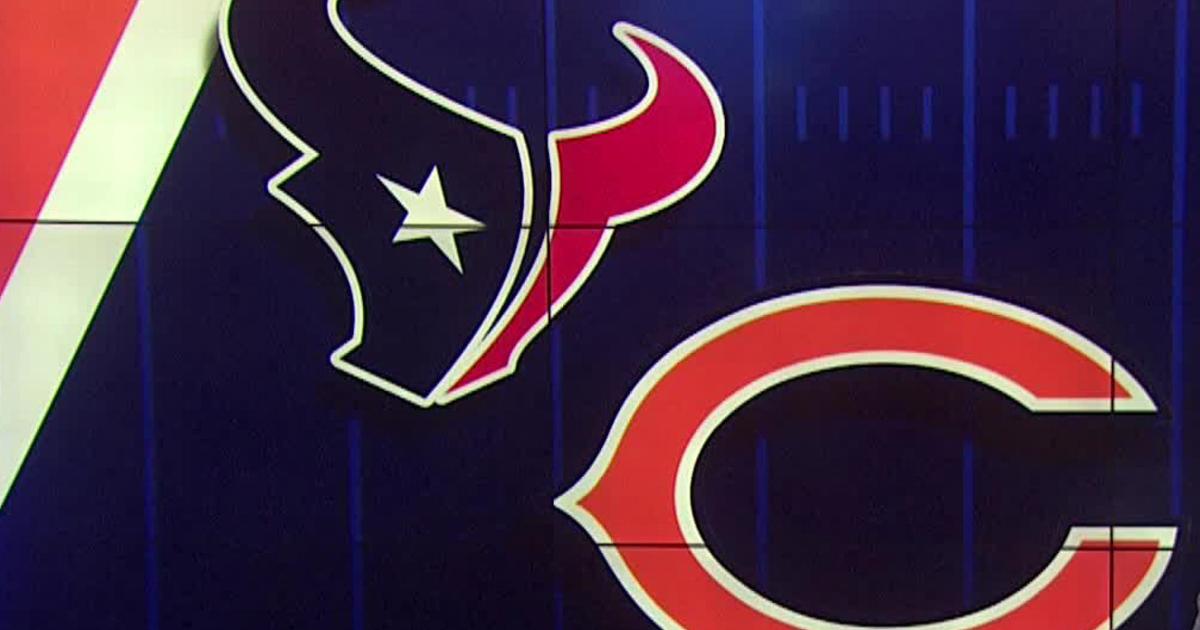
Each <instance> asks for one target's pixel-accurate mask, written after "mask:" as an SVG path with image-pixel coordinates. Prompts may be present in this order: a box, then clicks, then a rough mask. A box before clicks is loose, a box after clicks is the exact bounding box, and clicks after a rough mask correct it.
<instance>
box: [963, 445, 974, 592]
mask: <svg viewBox="0 0 1200 630" xmlns="http://www.w3.org/2000/svg"><path fill="white" fill-rule="evenodd" d="M962 504H963V515H962V518H963V526H962V527H963V531H962V533H963V540H962V554H963V574H962V597H963V599H962V602H963V606H964V607H966V608H970V607H972V606H973V605H974V603H975V442H974V440H970V439H968V440H963V449H962Z"/></svg>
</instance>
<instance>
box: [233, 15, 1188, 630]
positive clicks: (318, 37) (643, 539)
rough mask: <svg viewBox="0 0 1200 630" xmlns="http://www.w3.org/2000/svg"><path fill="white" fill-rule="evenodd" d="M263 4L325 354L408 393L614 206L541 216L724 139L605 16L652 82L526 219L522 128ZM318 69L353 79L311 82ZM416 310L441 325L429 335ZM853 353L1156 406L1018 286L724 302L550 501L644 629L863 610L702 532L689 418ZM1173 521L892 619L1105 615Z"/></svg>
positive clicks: (1042, 401)
mask: <svg viewBox="0 0 1200 630" xmlns="http://www.w3.org/2000/svg"><path fill="white" fill-rule="evenodd" d="M263 7H264V5H263V4H262V3H257V4H256V3H253V2H249V1H247V0H239V1H237V2H229V3H228V4H226V6H225V9H224V12H223V14H222V19H221V25H220V36H221V44H222V50H223V52H224V56H225V60H226V62H227V64H228V66H229V68H230V69H231V71H232V73H233V76H234V78H235V80H236V81H237V84H238V86H239V87H240V89H241V90H242V92H243V93H244V94H245V96H246V98H247V99H249V101H250V102H251V104H252V105H253V106H254V108H255V109H256V110H257V111H258V113H259V114H260V115H261V116H262V118H263V119H264V120H266V121H267V122H268V123H269V124H270V125H271V126H272V127H273V128H274V130H275V131H276V132H278V133H279V134H280V135H281V136H283V137H284V138H285V139H286V140H287V141H288V142H289V143H290V144H291V145H292V146H293V147H294V148H295V149H296V150H297V152H298V154H299V155H298V157H297V158H296V159H295V160H294V161H292V162H291V163H290V164H288V165H287V166H286V167H285V168H284V169H283V170H281V171H280V172H279V173H278V174H277V175H275V176H274V177H273V178H271V180H270V181H269V182H268V185H267V189H268V191H269V193H270V195H271V196H273V197H274V198H275V199H277V200H278V201H279V202H281V203H282V204H283V205H285V206H286V207H287V208H288V209H290V210H291V211H292V212H293V213H295V214H296V215H297V216H298V217H299V218H300V219H301V220H303V221H304V222H305V223H306V224H308V225H309V226H311V228H312V229H313V231H314V233H315V234H316V235H317V236H318V237H319V238H320V239H321V240H322V241H323V242H324V244H325V245H326V247H328V249H329V250H330V251H331V252H332V253H333V255H334V257H335V259H336V260H337V261H338V263H339V264H340V266H341V268H342V270H343V272H344V274H345V278H346V282H347V285H348V287H349V294H350V298H351V302H352V305H353V322H352V326H351V334H350V336H349V338H348V339H347V340H346V341H345V342H344V343H343V344H342V345H340V346H339V347H337V348H336V349H334V351H333V352H332V354H331V355H330V360H331V362H332V364H333V365H334V366H335V367H336V368H337V369H339V370H341V371H342V372H345V373H346V374H349V375H351V376H353V377H356V378H358V379H361V380H362V381H364V382H367V383H369V384H371V385H374V386H376V387H378V388H380V389H383V390H385V391H387V392H389V393H391V394H394V395H396V396H399V397H401V398H403V399H404V400H407V401H409V402H411V403H414V404H416V405H419V406H429V405H433V404H445V403H449V402H451V401H453V400H455V399H457V398H459V397H461V396H464V395H467V394H469V393H471V392H473V391H476V390H478V389H479V388H481V387H484V386H486V385H488V384H491V383H493V382H495V381H497V380H499V379H501V378H503V377H505V376H507V375H508V374H511V373H512V372H513V371H514V370H515V369H516V364H517V362H518V360H519V358H520V355H521V353H522V351H523V350H524V348H525V347H526V346H527V345H528V344H529V343H530V341H531V340H532V339H533V338H534V337H536V336H537V334H538V333H539V332H540V331H541V330H542V329H543V328H544V327H545V325H546V323H547V320H548V318H549V317H550V316H551V315H552V314H554V313H556V312H557V311H559V310H560V309H562V308H563V307H564V306H565V305H566V304H567V302H569V301H570V299H571V298H572V296H573V295H575V293H576V292H577V291H579V290H580V288H581V287H582V285H583V284H584V283H585V282H586V280H587V278H588V276H589V275H590V273H591V271H592V270H593V269H594V268H595V266H596V265H597V264H598V263H599V261H600V259H601V258H602V256H603V254H604V252H605V249H606V247H607V245H608V239H609V237H610V236H611V230H587V231H580V232H577V233H569V232H566V231H563V232H558V231H556V225H560V224H566V223H570V224H575V225H587V226H592V227H615V226H619V225H622V224H624V223H627V222H630V221H634V220H636V219H638V218H641V217H644V216H647V215H649V214H652V213H654V212H658V211H660V210H662V209H664V208H666V207H668V206H670V205H671V204H673V203H674V202H676V201H677V200H679V199H680V198H682V197H683V196H684V195H686V194H688V193H689V192H690V191H691V190H692V189H693V188H695V187H696V186H698V185H699V184H700V183H701V182H702V181H703V180H704V179H705V177H706V176H707V175H708V173H709V171H710V170H711V169H712V168H713V166H714V165H715V163H716V161H717V158H718V156H719V154H720V151H721V148H722V145H723V142H724V119H723V111H722V107H721V103H720V101H719V99H718V98H717V96H716V93H715V91H714V89H713V87H712V85H711V83H710V82H709V80H708V79H707V78H706V77H705V75H704V73H703V72H702V71H701V70H700V69H699V68H698V67H697V66H696V65H695V64H694V63H693V62H692V61H691V60H690V59H688V58H687V57H686V56H685V55H684V54H683V53H682V52H680V51H679V50H677V49H676V48H675V47H673V46H672V45H671V44H669V43H668V42H666V41H664V40H662V39H661V38H659V37H657V36H655V35H654V34H651V33H649V32H646V31H645V30H642V29H639V28H637V27H635V26H632V25H629V24H625V23H619V24H617V25H616V26H615V27H614V28H613V33H614V35H615V36H616V38H617V39H618V40H619V41H620V42H621V43H622V44H623V45H625V47H626V48H628V50H629V51H630V52H631V53H632V54H633V56H634V57H635V58H636V59H637V60H638V61H639V62H640V64H641V67H642V69H643V70H644V72H645V74H646V77H647V85H648V87H647V91H646V94H645V96H644V97H643V99H642V100H641V101H640V102H639V103H638V104H637V105H636V106H634V107H633V108H632V109H630V110H628V111H627V112H626V113H624V114H622V115H620V116H617V117H615V118H613V119H610V120H607V121H603V122H600V123H597V124H593V125H588V126H585V127H580V128H575V129H566V130H558V131H554V132H552V133H551V134H550V135H549V138H548V150H549V158H550V165H551V178H552V181H551V182H550V184H551V186H550V191H551V198H550V205H549V211H548V220H549V225H548V227H547V229H546V235H545V236H544V237H541V238H534V237H533V236H531V232H533V229H532V228H533V226H534V225H535V223H536V222H535V221H534V218H535V217H534V212H535V210H534V201H533V194H532V189H533V181H532V179H533V175H532V168H531V160H530V153H529V149H528V146H527V144H526V141H525V138H524V136H523V134H522V132H520V131H519V130H518V129H516V128H514V127H512V126H510V125H507V124H504V123H502V122H499V121H497V120H494V119H492V118H489V117H487V116H485V115H483V114H480V113H478V112H475V111H473V110H471V109H469V108H467V107H464V106H462V105H460V104H458V103H456V102H454V101H453V100H451V99H449V98H447V97H445V96H443V95H441V94H438V93H436V92H435V91H433V90H431V89H429V88H428V87H426V86H424V85H422V84H421V83H419V82H418V81H416V80H414V79H413V78H411V77H409V76H407V75H406V74H404V73H403V72H402V71H400V70H398V69H397V68H395V67H393V66H391V65H389V64H388V63H387V62H385V61H383V60H382V59H380V58H379V57H378V56H376V55H375V54H373V53H372V52H371V51H370V50H369V49H368V48H367V47H366V46H364V45H363V44H362V43H361V42H360V41H359V40H357V39H356V38H355V37H354V35H353V34H352V33H351V31H350V29H349V28H348V27H347V25H346V24H345V23H344V21H343V20H342V18H341V17H340V15H339V12H338V0H326V1H325V2H323V3H322V2H321V1H320V0H313V1H309V2H303V3H297V4H296V5H295V6H294V7H291V8H290V11H289V12H288V13H287V14H286V15H280V14H279V13H278V12H277V11H270V10H268V9H266V8H263ZM295 42H302V43H303V45H301V46H296V45H295ZM316 68H320V69H321V71H320V73H314V69H316ZM314 90H320V91H321V92H322V93H324V94H330V93H341V94H346V95H358V96H356V97H355V99H354V101H353V102H352V103H349V104H345V103H338V102H336V99H307V98H306V97H305V95H306V94H311V93H312V92H313V91H314ZM362 95H369V98H363V97H362ZM469 295H480V296H483V298H480V299H479V300H478V301H476V302H471V301H470V298H465V297H463V296H469ZM414 296H415V297H414ZM547 297H548V298H549V305H550V307H549V309H547V308H546V302H544V300H546V299H547ZM433 329H437V330H440V331H446V330H449V331H451V332H450V333H449V334H448V335H429V334H426V332H427V331H429V330H433ZM447 339H450V340H451V341H452V342H451V343H447ZM865 365H901V366H909V367H918V368H927V369H935V370H940V371H942V372H946V373H949V374H954V375H957V376H960V377H965V378H968V379H972V380H975V381H978V382H980V383H983V384H985V385H988V386H990V387H992V388H994V389H996V390H997V391H999V392H1001V393H1002V394H1004V395H1006V396H1007V397H1008V398H1009V399H1011V400H1012V402H1013V403H1014V404H1017V405H1020V406H1022V407H1024V408H1025V409H1026V410H1028V411H1029V412H1031V413H1048V412H1059V411H1073V412H1084V413H1089V412H1095V413H1105V412H1118V413H1126V412H1145V411H1152V410H1153V409H1154V408H1155V407H1154V403H1153V401H1152V400H1151V398H1150V397H1149V395H1148V394H1147V393H1146V391H1145V390H1144V388H1143V387H1142V386H1141V385H1140V384H1139V383H1138V381H1137V380H1136V379H1135V378H1134V377H1133V376H1132V375H1131V374H1129V373H1128V372H1127V371H1126V370H1125V369H1124V368H1123V367H1122V366H1121V365H1120V364H1119V363H1117V362H1116V361H1114V360H1113V359H1112V358H1111V357H1110V355H1109V354H1108V353H1107V352H1105V351H1104V350H1103V349H1101V348H1100V347H1099V346H1097V345H1096V344H1095V343H1093V342H1092V341H1090V340H1088V339H1086V338H1084V337H1083V336H1082V335H1080V334H1078V333H1076V332H1074V331H1073V330H1071V329H1069V328H1067V327H1066V326H1063V325H1062V324H1059V323H1057V322H1054V321H1051V320H1049V319H1047V318H1045V317H1043V316H1041V315H1038V314H1036V313H1033V312H1030V311H1028V310H1026V309H1023V308H1020V307H1017V306H1014V305H1012V304H1008V303H1005V302H1000V301H997V300H993V299H986V298H981V297H979V296H974V295H969V294H965V293H960V292H955V291H947V290H941V289H931V288H925V287H911V286H856V287H839V288H834V289H826V290H820V291H810V292H804V293H799V294H794V295H788V296H782V297H779V298H776V299H773V300H769V301H766V302H762V303H760V304H757V305H754V306H751V307H749V308H747V309H744V310H742V311H739V312H737V313H734V314H732V315H729V316H727V317H725V318H723V319H721V320H719V321H717V322H716V323H714V324H712V325H710V326H708V327H706V328H704V329H703V330H701V331H700V332H698V333H696V334H695V335H693V336H692V337H690V338H688V339H687V340H685V341H684V342H682V343H681V344H680V345H678V346H677V347H676V348H675V349H674V350H672V351H671V352H669V353H668V354H667V355H666V356H664V357H663V358H662V359H661V360H660V361H659V362H658V363H657V364H656V365H655V366H654V367H652V368H651V369H650V371H649V372H648V373H647V374H646V375H645V376H644V377H643V378H642V380H641V381H640V382H639V383H638V384H637V385H636V386H635V387H634V389H633V391H632V392H631V393H630V395H629V397H628V398H627V399H626V401H625V403H624V405H623V406H622V407H621V409H620V410H619V412H618V413H617V416H616V419H615V421H614V424H613V426H612V429H611V432H610V434H609V436H608V438H607V440H606V441H605V442H604V444H603V446H602V447H601V448H600V451H599V455H598V456H597V458H596V460H595V462H594V463H593V465H592V467H591V468H590V469H589V470H588V471H587V473H586V474H585V475H584V476H583V477H582V478H581V479H580V480H579V482H578V483H577V484H576V485H575V486H574V487H573V488H571V489H570V490H568V491H567V492H566V493H565V494H563V495H562V496H561V497H559V499H558V500H557V501H556V502H555V504H556V505H557V506H558V507H559V509H561V510H562V511H563V512H565V513H566V514H567V515H569V516H570V517H571V518H573V519H574V520H575V521H576V522H578V523H579V524H580V525H581V526H582V527H583V529H584V530H585V531H586V533H587V534H588V535H589V536H590V537H591V539H592V540H593V542H595V543H596V545H597V546H598V548H599V550H600V553H601V554H602V555H603V557H604V558H605V560H606V561H607V562H608V564H609V566H610V567H611V569H612V570H613V573H614V574H615V576H616V577H617V579H618V580H619V581H620V583H621V584H622V586H623V587H624V588H625V590H626V592H627V593H628V594H629V595H630V597H632V598H633V600H634V601H635V602H636V603H637V605H638V606H639V607H640V608H641V609H642V611H643V612H644V613H645V614H646V616H647V617H649V618H650V619H651V620H652V621H654V622H655V623H657V624H658V625H660V626H662V627H665V628H681V627H682V628H782V627H791V628H801V629H805V630H860V628H861V627H860V626H854V625H850V624H844V623H839V622H835V621H831V620H826V619H820V618H816V617H813V616H811V615H806V614H804V613H803V612H800V611H796V610H791V609H789V608H787V607H785V606H783V605H781V604H779V603H776V602H773V601H771V600H769V599H767V598H766V597H764V596H762V595H760V594H759V593H757V592H755V591H754V590H753V589H752V588H750V587H749V586H747V585H746V584H745V583H743V582H741V581H740V580H739V579H738V578H737V577H735V576H734V575H733V574H732V573H731V572H730V571H729V570H728V569H726V568H725V567H724V565H722V563H721V561H720V560H719V559H718V558H716V557H715V556H714V555H713V554H712V552H711V551H709V549H708V546H707V544H706V543H705V540H704V538H703V537H702V536H701V533H700V531H699V527H698V526H697V524H696V520H695V516H694V514H693V510H692V503H691V502H692V496H691V493H692V477H693V473H694V470H695V467H696V464H697V461H698V460H699V458H700V456H701V453H702V450H703V448H704V446H705V444H706V442H707V440H708V439H709V437H710V436H711V435H712V434H713V432H714V431H715V430H716V429H717V428H718V427H719V426H720V425H721V424H722V423H724V422H726V421H728V420H729V419H730V417H731V416H732V415H733V414H734V413H735V412H736V411H737V409H738V408H739V407H740V406H742V405H743V404H745V403H746V402H748V401H749V400H751V399H753V398H754V397H756V396H758V395H759V394H761V393H763V392H764V391H766V390H768V389H769V388H772V387H776V386H779V385H781V384H784V383H786V382H788V381H790V380H793V379H798V378H803V377H805V376H808V375H811V374H815V373H818V372H821V371H825V370H831V369H844V368H853V367H856V366H865ZM1175 535H1176V530H1175V528H1173V527H1088V526H1082V525H1080V526H1074V527H1071V528H1070V529H1069V531H1067V532H1066V537H1065V542H1064V544H1063V545H1062V548H1061V550H1060V551H1059V552H1058V553H1057V554H1056V555H1055V557H1054V558H1052V560H1051V562H1050V563H1049V564H1048V565H1047V567H1046V569H1045V570H1044V571H1043V572H1042V573H1041V574H1039V575H1037V576H1034V577H1032V579H1030V581H1029V582H1028V583H1027V584H1026V585H1025V586H1024V587H1021V588H1019V589H1015V590H1014V592H1013V594H1012V595H1011V596H1009V597H1008V598H1006V599H1004V600H1002V601H999V602H996V603H994V604H991V605H989V606H987V607H985V608H983V609H981V610H978V611H975V612H972V613H969V614H966V615H963V616H961V617H957V618H953V619H946V620H941V621H935V622H930V623H927V624H924V625H919V626H908V627H910V628H914V629H916V628H920V629H923V630H967V629H976V628H987V629H991V630H1001V629H1004V630H1008V629H1013V630H1029V629H1045V630H1097V629H1100V628H1106V627H1111V626H1116V625H1120V624H1122V623H1123V622H1124V621H1126V620H1127V619H1129V618H1130V616H1131V615H1132V614H1133V613H1134V611H1136V610H1137V608H1138V607H1139V606H1140V605H1141V604H1142V602H1144V601H1145V599H1146V597H1147V596H1148V595H1149V594H1150V592H1151V591H1152V590H1153V589H1154V588H1155V586H1156V585H1157V584H1158V582H1159V581H1160V580H1161V578H1162V576H1163V574H1164V572H1165V570H1166V567H1167V564H1168V563H1169V561H1170V558H1171V554H1172V548H1173V544H1174V540H1175ZM1117 551H1120V552H1121V553H1119V554H1118V553H1116V552H1117ZM1081 602H1082V604H1081ZM1110 602H1111V606H1110Z"/></svg>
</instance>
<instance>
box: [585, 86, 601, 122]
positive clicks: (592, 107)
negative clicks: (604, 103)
mask: <svg viewBox="0 0 1200 630" xmlns="http://www.w3.org/2000/svg"><path fill="white" fill-rule="evenodd" d="M587 117H588V121H590V122H595V121H596V120H598V119H599V118H600V90H599V89H598V88H597V87H596V86H594V85H590V86H588V89H587Z"/></svg>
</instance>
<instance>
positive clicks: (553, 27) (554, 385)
mask: <svg viewBox="0 0 1200 630" xmlns="http://www.w3.org/2000/svg"><path fill="white" fill-rule="evenodd" d="M556 2H557V0H545V14H544V16H543V18H544V20H545V23H544V24H543V29H544V31H545V35H546V127H547V129H549V130H551V131H552V130H554V129H557V128H558V7H557V5H556ZM590 96H591V95H590V93H589V98H590ZM551 231H552V228H551V227H547V234H546V236H547V238H549V237H550V235H551ZM547 308H548V307H547ZM551 323H552V324H553V322H551ZM550 348H551V361H550V406H551V419H550V424H551V428H550V440H551V451H552V453H551V464H550V466H551V470H550V482H551V483H552V484H553V491H554V493H555V494H557V492H558V489H559V487H561V485H562V476H563V472H562V469H563V465H562V462H563V426H562V354H561V351H562V337H561V334H560V331H559V329H558V327H557V326H554V325H551V328H550ZM565 599H566V596H565V594H564V593H563V587H562V580H561V578H559V577H558V576H557V575H556V576H555V577H554V592H553V595H552V600H551V611H550V614H551V616H552V617H553V619H554V621H553V624H554V628H555V630H562V628H563V627H564V624H565V615H564V608H565Z"/></svg>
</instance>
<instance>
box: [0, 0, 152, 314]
mask: <svg viewBox="0 0 1200 630" xmlns="http://www.w3.org/2000/svg"><path fill="white" fill-rule="evenodd" d="M135 2H136V0H93V1H91V2H79V1H78V0H39V1H38V2H5V3H0V85H2V86H3V91H4V94H5V95H6V97H5V98H4V99H0V220H14V219H15V220H19V221H32V220H35V219H37V217H38V214H39V213H40V212H41V209H42V204H43V203H44V202H45V200H46V196H47V194H49V192H50V187H51V185H53V183H54V178H55V176H56V175H57V174H58V170H59V168H60V167H61V166H62V163H63V159H64V158H65V157H66V154H67V150H68V149H69V148H70V146H71V142H72V140H73V139H74V138H75V133H76V132H77V131H78V130H79V127H80V125H81V124H82V123H83V118H84V114H85V113H86V112H87V108H88V104H89V103H91V101H92V96H93V95H94V94H95V93H96V89H97V87H98V86H99V84H100V79H101V77H102V76H103V74H104V69H105V68H106V67H107V66H108V61H109V59H110V58H111V57H112V54H113V50H115V49H116V46H117V42H118V41H119V40H120V37H121V33H122V32H123V31H124V29H125V23H126V22H127V21H128V20H129V15H130V14H131V13H132V11H133V7H134V4H135ZM31 229H32V226H31V225H24V226H22V227H20V228H15V229H13V230H6V232H7V234H6V235H5V236H4V237H3V238H0V291H2V290H3V287H4V286H5V285H6V284H7V283H8V278H9V276H10V275H11V274H12V270H13V267H14V266H15V265H16V262H17V258H18V256H19V255H20V253H21V249H22V247H24V244H25V241H26V239H27V238H28V236H29V232H30V230H31Z"/></svg>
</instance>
